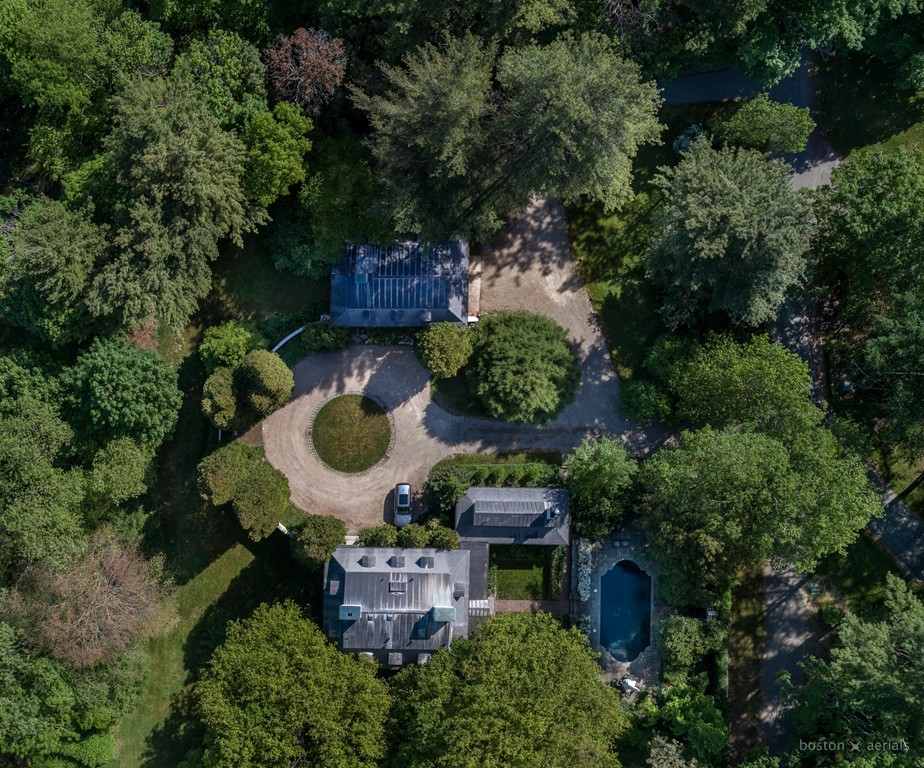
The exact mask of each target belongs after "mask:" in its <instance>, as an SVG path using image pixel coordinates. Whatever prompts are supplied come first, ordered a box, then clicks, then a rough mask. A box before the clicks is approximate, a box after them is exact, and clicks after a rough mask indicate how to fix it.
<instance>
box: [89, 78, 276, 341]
mask: <svg viewBox="0 0 924 768" xmlns="http://www.w3.org/2000/svg"><path fill="white" fill-rule="evenodd" d="M114 104H115V126H114V128H113V131H112V133H111V134H110V135H109V136H108V137H107V139H106V143H105V148H106V150H107V152H108V155H107V161H106V174H107V177H108V178H107V181H108V186H109V188H110V196H111V199H110V200H109V201H107V210H106V211H105V213H106V215H107V216H109V217H110V219H111V220H112V221H113V231H114V240H113V242H114V245H115V249H116V253H115V255H114V257H113V258H112V260H111V261H110V262H108V263H107V264H105V265H104V267H103V269H102V270H101V271H100V273H99V274H98V275H97V276H96V279H95V281H94V304H93V307H94V310H95V311H96V312H98V313H99V314H107V315H108V314H111V315H114V316H115V317H117V318H118V319H119V320H120V321H121V323H122V324H123V325H124V326H126V327H130V328H133V327H136V326H137V325H140V324H141V323H143V322H145V321H147V320H148V319H149V318H150V317H151V316H152V315H153V316H155V317H157V318H158V319H159V320H161V321H162V322H164V323H166V324H167V325H169V326H173V327H181V326H182V325H184V324H185V322H186V320H187V319H188V318H189V316H190V315H191V314H192V313H193V312H194V311H195V309H196V307H197V303H198V300H199V299H200V298H201V297H202V296H204V295H205V294H206V292H207V291H208V289H209V287H210V284H211V273H210V270H209V266H208V264H209V262H210V261H213V260H214V259H215V258H216V257H217V255H218V241H219V240H221V239H223V238H229V239H230V240H231V241H232V242H234V243H236V244H238V245H240V244H241V242H242V241H241V235H242V234H243V233H244V232H247V231H250V230H252V229H253V228H254V226H255V225H256V224H257V223H259V222H261V221H263V220H264V218H265V212H263V211H262V210H261V209H259V208H256V209H255V208H252V207H250V206H248V204H247V200H246V195H245V191H244V175H245V173H246V166H245V152H244V147H243V145H242V144H241V142H240V141H239V140H238V139H237V138H236V137H235V136H233V135H232V134H230V133H227V132H226V131H224V130H222V128H221V126H220V125H219V123H218V120H217V119H216V118H215V117H214V116H213V115H212V114H211V113H210V112H209V110H208V107H207V106H206V105H205V103H204V102H203V101H202V100H201V99H200V98H199V94H198V93H197V91H196V90H195V87H194V86H193V85H192V84H190V83H189V82H188V81H186V80H184V79H182V78H180V79H176V78H174V79H171V80H169V81H166V80H163V79H159V78H155V79H134V80H132V81H131V82H130V83H129V84H128V85H127V86H126V88H125V89H124V90H123V92H122V93H121V95H119V96H118V97H116V98H115V100H114Z"/></svg>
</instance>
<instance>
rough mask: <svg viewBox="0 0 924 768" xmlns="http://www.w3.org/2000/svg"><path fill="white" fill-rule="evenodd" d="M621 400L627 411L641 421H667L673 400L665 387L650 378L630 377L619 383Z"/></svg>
mask: <svg viewBox="0 0 924 768" xmlns="http://www.w3.org/2000/svg"><path fill="white" fill-rule="evenodd" d="M619 402H620V403H621V405H622V407H623V409H624V410H625V412H626V413H627V414H628V415H629V416H632V417H633V418H636V419H638V420H639V421H641V422H650V421H655V420H658V421H666V420H668V419H670V416H671V402H670V399H669V398H668V396H667V394H666V393H665V391H664V389H663V388H662V387H661V386H660V385H659V384H657V383H656V382H653V381H650V380H649V379H629V380H628V381H623V382H621V383H620V385H619Z"/></svg>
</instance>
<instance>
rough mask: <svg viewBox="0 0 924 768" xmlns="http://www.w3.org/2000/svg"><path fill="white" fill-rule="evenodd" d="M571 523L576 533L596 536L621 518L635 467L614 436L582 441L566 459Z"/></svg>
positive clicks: (603, 534) (596, 537) (611, 528)
mask: <svg viewBox="0 0 924 768" xmlns="http://www.w3.org/2000/svg"><path fill="white" fill-rule="evenodd" d="M565 469H566V471H567V476H568V488H569V490H570V491H571V498H572V502H573V504H572V506H573V509H572V511H571V524H572V526H573V527H574V530H575V532H576V533H577V534H578V536H583V537H585V538H588V539H599V538H601V537H603V536H606V535H607V534H608V533H609V532H610V531H612V530H613V528H615V527H616V524H617V523H618V522H619V521H620V520H621V519H622V516H623V514H625V511H626V504H627V502H628V500H629V499H628V495H629V492H630V491H631V489H632V487H633V482H634V478H635V473H636V471H637V467H636V464H635V462H634V461H633V460H632V458H631V457H630V456H629V453H628V451H626V448H625V446H624V445H623V444H622V443H620V442H619V441H618V440H613V439H611V438H608V437H601V438H599V439H598V440H595V441H592V442H591V441H589V440H587V439H586V438H585V439H584V441H583V442H582V443H581V444H580V445H579V446H578V447H577V448H575V449H574V451H572V453H571V455H570V456H568V459H567V460H566V464H565Z"/></svg>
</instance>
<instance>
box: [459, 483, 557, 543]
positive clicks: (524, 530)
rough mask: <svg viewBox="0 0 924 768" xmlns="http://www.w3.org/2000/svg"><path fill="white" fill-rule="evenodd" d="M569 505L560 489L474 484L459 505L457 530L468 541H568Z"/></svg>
mask: <svg viewBox="0 0 924 768" xmlns="http://www.w3.org/2000/svg"><path fill="white" fill-rule="evenodd" d="M570 508H571V504H570V495H569V493H568V491H566V490H564V489H561V488H486V487H482V486H472V487H471V488H469V489H468V491H466V493H465V495H464V496H463V497H462V498H461V499H460V500H459V502H458V503H457V504H456V531H457V532H458V534H459V537H460V538H461V539H462V540H463V541H466V542H484V543H486V544H533V545H537V544H538V545H544V546H558V545H559V544H568V540H569V535H570V525H569V514H570Z"/></svg>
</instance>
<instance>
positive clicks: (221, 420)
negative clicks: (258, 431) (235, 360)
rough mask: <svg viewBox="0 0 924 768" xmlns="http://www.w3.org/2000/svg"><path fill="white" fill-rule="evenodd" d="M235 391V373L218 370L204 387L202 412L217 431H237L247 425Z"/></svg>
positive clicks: (225, 369)
mask: <svg viewBox="0 0 924 768" xmlns="http://www.w3.org/2000/svg"><path fill="white" fill-rule="evenodd" d="M241 410H242V406H241V404H239V403H238V399H237V393H236V392H235V390H234V371H233V370H232V369H231V368H224V367H221V368H216V369H215V370H214V371H213V372H212V374H211V375H210V376H209V377H208V378H207V379H206V380H205V384H203V385H202V412H203V413H204V414H205V417H206V418H207V419H208V420H209V421H210V422H211V423H212V425H213V426H214V427H215V428H216V429H230V430H232V431H236V430H238V429H242V428H244V426H245V425H246V414H245V413H241Z"/></svg>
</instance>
